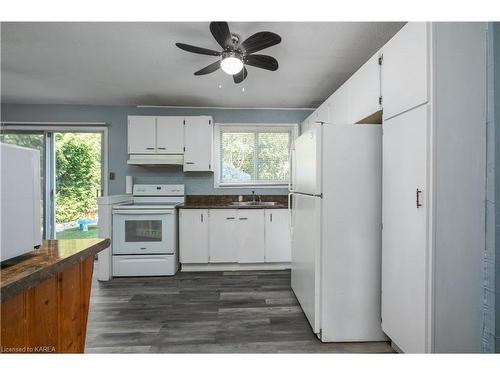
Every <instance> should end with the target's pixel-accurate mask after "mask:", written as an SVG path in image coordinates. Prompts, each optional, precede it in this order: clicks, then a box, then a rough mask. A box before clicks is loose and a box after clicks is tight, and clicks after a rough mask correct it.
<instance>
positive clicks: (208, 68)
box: [194, 60, 220, 76]
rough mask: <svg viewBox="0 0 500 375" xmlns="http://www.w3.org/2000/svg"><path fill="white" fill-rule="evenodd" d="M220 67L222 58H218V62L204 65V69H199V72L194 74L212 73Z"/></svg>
mask: <svg viewBox="0 0 500 375" xmlns="http://www.w3.org/2000/svg"><path fill="white" fill-rule="evenodd" d="M219 68H220V60H217V61H216V62H214V63H212V64H210V65H208V66H206V67H204V68H203V69H200V70H198V71H197V72H195V73H194V75H195V76H201V75H203V74H208V73H212V72H215V71H216V70H217V69H219Z"/></svg>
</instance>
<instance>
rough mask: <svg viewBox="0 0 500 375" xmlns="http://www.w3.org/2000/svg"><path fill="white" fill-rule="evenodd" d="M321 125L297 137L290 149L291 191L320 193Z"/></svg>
mask: <svg viewBox="0 0 500 375" xmlns="http://www.w3.org/2000/svg"><path fill="white" fill-rule="evenodd" d="M321 132H322V129H321V125H315V126H314V127H313V128H312V129H311V130H309V131H307V132H305V133H304V134H302V135H301V136H300V137H298V138H297V139H296V140H295V142H294V146H293V151H292V182H291V189H290V190H291V191H293V192H297V193H304V194H317V195H319V194H321Z"/></svg>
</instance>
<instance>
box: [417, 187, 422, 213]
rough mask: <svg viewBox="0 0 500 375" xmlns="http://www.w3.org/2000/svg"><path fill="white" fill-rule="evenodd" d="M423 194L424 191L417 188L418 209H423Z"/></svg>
mask: <svg viewBox="0 0 500 375" xmlns="http://www.w3.org/2000/svg"><path fill="white" fill-rule="evenodd" d="M421 193H422V190H420V189H418V188H417V193H416V198H417V208H419V207H422V203H420V194H421Z"/></svg>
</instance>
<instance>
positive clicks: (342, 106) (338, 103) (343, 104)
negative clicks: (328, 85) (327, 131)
mask: <svg viewBox="0 0 500 375" xmlns="http://www.w3.org/2000/svg"><path fill="white" fill-rule="evenodd" d="M329 104H330V106H329V112H330V114H329V116H330V122H331V123H333V124H348V123H349V92H348V88H347V85H345V84H344V85H342V86H341V87H340V88H339V89H338V90H337V91H335V92H334V93H333V95H332V96H331V99H330V102H329Z"/></svg>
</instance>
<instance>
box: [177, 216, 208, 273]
mask: <svg viewBox="0 0 500 375" xmlns="http://www.w3.org/2000/svg"><path fill="white" fill-rule="evenodd" d="M179 223H180V225H179V232H180V233H179V247H180V249H181V251H180V252H179V256H180V261H181V263H208V210H202V209H200V210H198V209H196V210H194V209H188V210H179Z"/></svg>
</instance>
